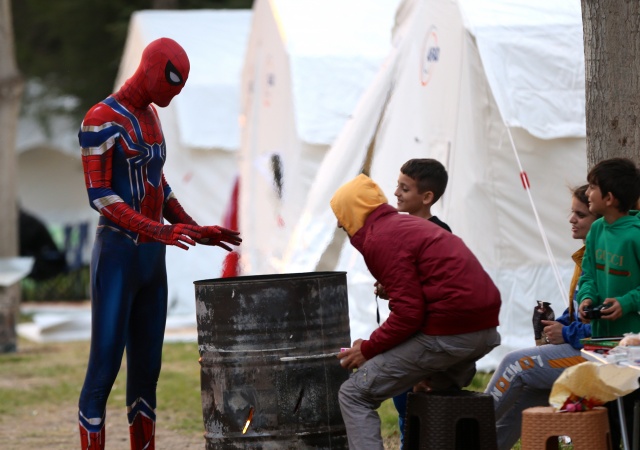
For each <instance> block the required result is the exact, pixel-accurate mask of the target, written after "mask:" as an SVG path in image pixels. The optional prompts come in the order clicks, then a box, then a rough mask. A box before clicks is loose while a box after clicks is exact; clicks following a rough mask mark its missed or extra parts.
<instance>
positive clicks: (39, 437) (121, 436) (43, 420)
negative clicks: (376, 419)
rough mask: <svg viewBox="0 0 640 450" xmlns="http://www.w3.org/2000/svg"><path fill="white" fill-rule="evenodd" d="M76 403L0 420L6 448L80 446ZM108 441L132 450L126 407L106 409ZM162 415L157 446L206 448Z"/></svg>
mask: <svg viewBox="0 0 640 450" xmlns="http://www.w3.org/2000/svg"><path fill="white" fill-rule="evenodd" d="M76 414H77V409H76V408H75V407H68V406H67V407H63V408H54V407H51V408H46V409H39V410H34V411H29V412H24V413H23V414H19V415H16V416H11V417H4V418H2V419H1V420H0V436H2V449H3V450H24V449H27V448H46V449H47V450H69V449H75V448H79V447H80V438H79V437H78V423H77V421H76V420H75V417H76ZM107 414H109V416H108V417H107V430H106V435H107V436H106V437H107V445H106V448H108V449H109V450H130V446H129V425H128V424H127V419H126V414H125V412H124V411H122V412H121V413H120V412H118V411H107ZM161 420H162V418H159V421H160V422H159V423H158V424H157V430H156V433H157V435H156V448H157V449H158V450H183V449H185V450H204V448H205V439H204V435H203V433H198V434H194V435H192V436H187V435H184V434H182V433H177V432H175V431H171V430H169V429H167V428H165V427H163V426H162V423H161ZM384 448H385V450H399V449H400V440H399V438H398V437H392V438H387V439H385V440H384Z"/></svg>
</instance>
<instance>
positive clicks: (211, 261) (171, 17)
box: [115, 10, 252, 324]
mask: <svg viewBox="0 0 640 450" xmlns="http://www.w3.org/2000/svg"><path fill="white" fill-rule="evenodd" d="M251 15H252V13H251V11H249V10H190V11H139V12H136V13H134V14H133V16H132V17H131V21H130V25H129V34H128V37H127V41H126V45H125V49H124V54H123V57H122V61H121V64H120V71H119V74H118V77H117V79H116V83H115V87H116V89H118V88H119V87H120V86H121V85H122V84H123V83H124V82H125V81H126V80H127V79H128V78H129V77H130V76H131V75H133V73H134V72H135V70H136V69H137V67H138V65H139V63H140V57H141V55H142V51H143V50H144V48H145V47H146V46H147V44H149V43H150V42H151V41H153V40H155V39H158V38H160V37H169V38H171V39H174V40H175V41H176V42H178V43H179V44H180V45H181V46H182V47H183V48H184V49H185V51H186V52H187V55H188V56H189V61H190V63H191V69H190V73H189V79H188V80H187V84H186V86H185V87H184V89H183V90H182V92H181V93H180V95H178V96H176V97H175V98H174V99H173V100H172V102H171V104H170V105H169V106H168V107H166V108H157V109H158V113H159V115H160V120H161V121H162V128H163V132H164V135H165V140H166V143H167V161H166V163H165V166H164V172H165V175H166V177H167V181H168V182H169V184H170V185H171V188H172V189H173V191H174V192H175V194H176V196H177V197H178V200H179V201H180V203H181V204H182V205H183V206H184V208H185V210H186V211H187V213H188V214H190V215H191V216H192V217H193V218H194V219H195V220H196V221H197V222H198V223H199V224H201V225H220V224H222V221H223V216H224V213H225V210H226V208H227V205H228V203H229V198H230V196H231V191H232V189H233V184H234V181H235V178H236V176H237V174H238V169H237V150H238V148H239V147H240V130H239V125H238V117H239V114H240V74H241V70H242V63H243V58H244V54H245V50H246V45H247V38H248V36H249V29H250V26H251ZM226 253H227V252H226V251H224V250H223V249H221V248H219V247H208V246H197V247H194V248H190V249H189V250H188V251H184V250H181V249H179V248H177V247H168V248H167V276H168V282H169V303H170V315H172V314H173V315H179V314H184V315H185V316H186V317H191V319H192V320H193V323H194V324H195V299H194V289H193V282H194V281H196V280H200V279H207V278H217V277H219V276H220V273H221V267H222V261H223V259H224V257H225V255H226Z"/></svg>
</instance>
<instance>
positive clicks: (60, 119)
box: [16, 81, 98, 227]
mask: <svg viewBox="0 0 640 450" xmlns="http://www.w3.org/2000/svg"><path fill="white" fill-rule="evenodd" d="M43 89H44V87H43V86H42V85H40V84H39V83H37V82H33V81H32V82H29V83H27V85H26V92H25V96H26V97H33V96H36V95H41V93H42V91H43ZM42 102H44V103H46V105H45V106H46V107H47V108H54V107H55V108H59V109H62V110H65V109H68V108H70V107H71V106H73V104H74V100H73V99H72V98H69V97H66V98H65V97H58V98H55V99H52V98H46V99H45V100H42ZM41 106H42V104H41V103H37V104H36V103H35V102H32V103H27V104H26V105H25V107H24V108H23V111H22V114H21V116H20V120H19V121H18V132H17V138H16V151H17V153H18V201H19V203H20V206H21V207H22V208H23V209H25V210H26V211H28V212H30V213H31V214H33V215H35V216H37V217H38V218H39V219H41V220H42V221H43V222H45V223H46V224H48V225H49V226H52V227H61V226H65V225H71V224H78V223H80V222H90V221H92V220H93V222H92V223H97V222H98V220H97V218H94V216H95V214H94V213H92V210H91V209H90V208H89V207H88V206H89V200H88V198H87V193H86V190H85V187H84V172H83V170H82V162H81V161H80V151H79V149H78V129H79V127H80V124H79V123H77V122H76V121H75V120H73V119H72V118H71V116H69V115H67V114H64V113H61V114H56V115H51V116H49V117H46V118H45V117H41V115H42V113H41V111H40V110H39V108H40V107H41ZM45 182H46V184H45ZM94 219H95V220H94Z"/></svg>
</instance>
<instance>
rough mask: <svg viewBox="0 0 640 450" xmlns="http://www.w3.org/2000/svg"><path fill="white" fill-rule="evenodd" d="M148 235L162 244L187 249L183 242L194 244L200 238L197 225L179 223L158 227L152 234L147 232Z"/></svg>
mask: <svg viewBox="0 0 640 450" xmlns="http://www.w3.org/2000/svg"><path fill="white" fill-rule="evenodd" d="M148 236H149V237H150V238H152V239H153V240H155V241H158V242H161V243H163V244H167V245H175V246H178V247H180V248H182V249H185V250H188V249H189V247H187V246H186V245H184V244H183V242H184V243H187V244H189V245H196V241H197V240H198V239H200V237H201V234H200V233H199V232H198V227H196V226H193V225H185V224H181V223H180V224H177V225H163V226H161V227H158V228H157V229H156V230H154V233H153V234H148ZM194 239H195V240H196V241H194Z"/></svg>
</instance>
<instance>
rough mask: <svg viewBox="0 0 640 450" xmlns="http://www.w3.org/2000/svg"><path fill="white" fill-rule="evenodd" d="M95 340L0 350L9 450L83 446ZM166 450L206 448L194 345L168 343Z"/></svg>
mask: <svg viewBox="0 0 640 450" xmlns="http://www.w3.org/2000/svg"><path fill="white" fill-rule="evenodd" d="M88 354H89V344H88V342H72V343H63V344H34V343H30V342H26V341H20V342H19V346H18V352H17V353H13V354H1V355H0V436H1V437H2V438H1V439H2V442H3V444H2V448H3V450H23V449H25V448H47V449H65V450H67V449H69V448H77V446H78V437H77V406H76V405H77V400H78V395H79V393H80V388H81V386H82V382H83V379H84V373H85V369H86V363H87V357H88ZM125 378H126V367H123V368H122V369H121V371H120V374H119V376H118V378H117V380H116V382H115V385H114V387H113V390H112V392H111V395H110V396H109V403H108V405H107V411H108V418H107V442H108V443H109V444H108V448H109V449H114V450H118V449H122V450H127V449H128V448H129V447H128V445H129V444H128V434H127V433H128V425H127V423H126V415H125V411H124V405H125ZM488 380H489V374H478V375H477V376H476V378H475V379H474V382H473V384H472V386H471V389H474V390H483V389H484V386H485V385H486V384H487V382H488ZM158 404H159V405H161V407H160V409H159V413H160V414H159V416H158V440H157V443H158V448H159V449H172V450H173V449H187V448H189V449H196V448H198V449H202V448H203V447H204V438H203V436H202V435H203V432H204V431H203V423H202V404H201V398H200V366H199V364H198V348H197V344H195V343H168V344H165V346H164V352H163V365H162V372H161V375H160V380H159V383H158ZM379 413H380V416H381V421H382V434H383V437H384V438H385V448H386V449H387V450H395V449H398V448H399V445H398V442H399V438H398V420H397V417H398V416H397V413H396V411H395V408H394V406H393V403H392V402H391V401H387V402H385V403H384V404H383V405H382V406H381V407H380V410H379Z"/></svg>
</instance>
